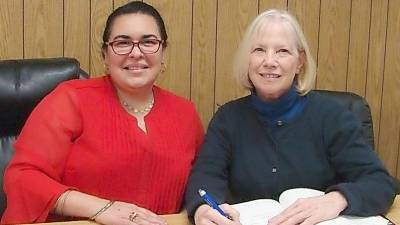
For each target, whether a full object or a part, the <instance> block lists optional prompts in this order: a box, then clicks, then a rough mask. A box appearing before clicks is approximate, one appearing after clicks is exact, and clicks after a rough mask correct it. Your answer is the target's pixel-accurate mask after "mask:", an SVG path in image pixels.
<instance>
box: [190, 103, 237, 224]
mask: <svg viewBox="0 0 400 225" xmlns="http://www.w3.org/2000/svg"><path fill="white" fill-rule="evenodd" d="M223 108H224V106H222V107H221V108H220V109H219V110H218V112H217V113H216V114H215V115H214V117H213V119H212V120H211V121H210V124H209V126H208V130H207V133H206V136H205V139H204V142H203V145H202V148H201V150H200V153H199V156H198V159H197V161H196V163H195V164H194V167H193V168H192V171H191V175H190V178H189V181H188V185H187V189H186V194H185V208H186V210H187V212H188V215H189V217H190V218H193V216H194V213H195V211H196V209H197V208H198V206H200V205H201V204H203V203H204V202H203V201H202V199H201V198H200V197H199V194H198V189H199V188H201V189H204V190H207V192H208V193H210V194H211V195H212V196H213V197H214V198H215V199H216V201H217V202H218V203H224V202H225V198H226V195H227V193H228V164H229V161H230V159H229V158H230V144H229V137H228V136H227V135H228V133H227V130H228V129H226V126H227V122H226V118H225V116H226V115H225V113H224V110H223Z"/></svg>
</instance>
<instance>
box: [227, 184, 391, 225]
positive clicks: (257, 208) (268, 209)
mask: <svg viewBox="0 0 400 225" xmlns="http://www.w3.org/2000/svg"><path fill="white" fill-rule="evenodd" d="M321 195H324V192H322V191H318V190H313V189H308V188H294V189H289V190H286V191H284V192H283V193H282V194H281V196H279V201H280V203H279V202H277V201H275V200H272V199H259V200H254V201H249V202H244V203H239V204H235V205H232V206H233V207H234V208H235V209H236V210H238V211H239V212H240V222H241V223H242V225H266V224H267V223H268V220H269V219H270V218H272V217H274V216H275V215H277V214H279V213H280V212H281V211H283V210H284V209H285V208H286V207H288V206H289V205H291V204H292V203H294V202H295V201H296V200H297V199H298V198H308V197H315V196H321ZM388 222H389V221H388V220H387V219H385V218H383V217H381V216H372V217H356V216H339V217H337V218H335V219H332V220H328V221H324V222H321V223H318V225H387V223H388Z"/></svg>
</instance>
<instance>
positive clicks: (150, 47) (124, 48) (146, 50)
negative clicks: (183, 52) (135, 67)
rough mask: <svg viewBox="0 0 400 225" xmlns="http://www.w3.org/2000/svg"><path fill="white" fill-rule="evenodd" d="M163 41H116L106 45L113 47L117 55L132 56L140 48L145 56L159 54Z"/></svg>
mask: <svg viewBox="0 0 400 225" xmlns="http://www.w3.org/2000/svg"><path fill="white" fill-rule="evenodd" d="M162 43H163V40H158V39H143V40H140V41H132V40H115V41H111V42H106V43H105V44H106V45H109V46H111V49H112V50H113V51H114V53H115V54H117V55H126V54H130V53H131V52H132V50H133V48H134V47H135V45H137V46H138V48H139V50H140V51H141V52H142V53H143V54H153V53H156V52H158V50H159V49H160V46H161V44H162Z"/></svg>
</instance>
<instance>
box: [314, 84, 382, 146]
mask: <svg viewBox="0 0 400 225" xmlns="http://www.w3.org/2000/svg"><path fill="white" fill-rule="evenodd" d="M315 92H317V93H319V94H321V95H324V96H327V97H329V98H331V99H333V100H334V101H336V102H338V103H339V104H340V105H342V106H344V107H345V108H347V109H349V110H350V111H351V112H353V113H354V114H355V115H356V116H357V118H358V119H359V120H360V121H361V124H362V127H363V128H364V129H363V134H364V137H365V138H366V139H367V140H368V142H369V143H370V145H371V146H372V147H373V148H374V128H373V124H372V116H371V110H370V108H369V105H368V102H367V101H366V100H365V99H364V98H363V97H361V96H359V95H357V94H354V93H352V92H344V91H327V90H315Z"/></svg>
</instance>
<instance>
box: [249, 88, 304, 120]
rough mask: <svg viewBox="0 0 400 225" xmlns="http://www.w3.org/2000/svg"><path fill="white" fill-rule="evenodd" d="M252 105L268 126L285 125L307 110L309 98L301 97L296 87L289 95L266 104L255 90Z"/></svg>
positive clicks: (252, 95)
mask: <svg viewBox="0 0 400 225" xmlns="http://www.w3.org/2000/svg"><path fill="white" fill-rule="evenodd" d="M251 103H252V105H253V106H254V107H255V108H256V110H257V112H258V113H259V114H260V116H261V119H262V120H263V122H264V123H265V124H267V126H269V125H272V124H277V125H279V124H284V123H287V122H288V121H290V120H291V119H293V118H295V117H296V116H297V115H299V114H300V113H301V112H302V111H303V110H304V108H305V106H306V103H307V97H305V96H300V95H299V94H298V93H297V91H296V88H295V87H294V85H292V87H291V88H290V89H289V91H288V92H287V93H285V94H284V95H283V96H281V97H280V98H279V99H278V100H276V101H273V102H266V101H263V100H261V99H260V97H258V96H257V93H256V91H255V90H253V91H252V92H251Z"/></svg>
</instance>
